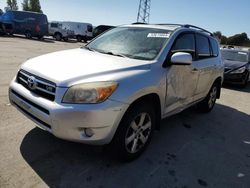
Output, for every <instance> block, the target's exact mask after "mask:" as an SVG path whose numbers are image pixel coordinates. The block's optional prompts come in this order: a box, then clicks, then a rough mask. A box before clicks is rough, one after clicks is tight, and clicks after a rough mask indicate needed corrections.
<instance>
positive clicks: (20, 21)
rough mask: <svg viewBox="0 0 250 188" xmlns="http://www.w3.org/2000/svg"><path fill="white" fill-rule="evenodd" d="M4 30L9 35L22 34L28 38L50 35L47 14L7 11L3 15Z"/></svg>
mask: <svg viewBox="0 0 250 188" xmlns="http://www.w3.org/2000/svg"><path fill="white" fill-rule="evenodd" d="M2 29H3V31H4V32H5V33H8V34H21V35H25V36H26V37H27V38H32V37H38V38H39V39H41V38H43V36H47V35H48V20H47V16H46V15H45V14H41V13H36V12H27V11H7V12H6V13H4V14H3V15H2Z"/></svg>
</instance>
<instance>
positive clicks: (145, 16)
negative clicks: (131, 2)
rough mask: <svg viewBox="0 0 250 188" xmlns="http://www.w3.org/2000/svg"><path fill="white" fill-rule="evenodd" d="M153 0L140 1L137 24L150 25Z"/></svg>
mask: <svg viewBox="0 0 250 188" xmlns="http://www.w3.org/2000/svg"><path fill="white" fill-rule="evenodd" d="M150 5H151V0H140V5H139V10H138V15H137V22H142V23H149V17H150Z"/></svg>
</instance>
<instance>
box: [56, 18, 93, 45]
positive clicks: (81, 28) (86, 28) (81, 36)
mask: <svg viewBox="0 0 250 188" xmlns="http://www.w3.org/2000/svg"><path fill="white" fill-rule="evenodd" d="M60 23H61V24H63V27H65V28H67V30H70V31H73V32H74V38H75V39H77V41H78V42H81V41H85V42H87V40H89V39H91V38H92V37H93V26H92V24H90V23H81V22H60Z"/></svg>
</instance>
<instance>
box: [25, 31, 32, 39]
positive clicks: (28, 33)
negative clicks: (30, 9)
mask: <svg viewBox="0 0 250 188" xmlns="http://www.w3.org/2000/svg"><path fill="white" fill-rule="evenodd" d="M25 37H26V38H27V39H31V38H32V34H31V32H30V31H26V32H25Z"/></svg>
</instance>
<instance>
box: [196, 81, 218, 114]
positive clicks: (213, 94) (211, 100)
mask: <svg viewBox="0 0 250 188" xmlns="http://www.w3.org/2000/svg"><path fill="white" fill-rule="evenodd" d="M218 92H219V84H217V83H215V84H213V86H212V88H211V89H210V91H209V93H208V95H207V96H206V98H205V99H204V100H203V101H201V102H200V103H199V104H198V108H199V110H200V111H201V112H210V111H211V110H212V109H213V108H214V105H215V102H216V99H217V94H218Z"/></svg>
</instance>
